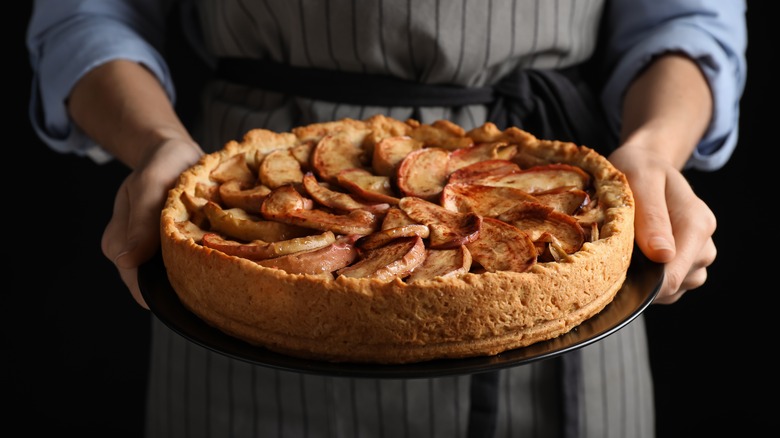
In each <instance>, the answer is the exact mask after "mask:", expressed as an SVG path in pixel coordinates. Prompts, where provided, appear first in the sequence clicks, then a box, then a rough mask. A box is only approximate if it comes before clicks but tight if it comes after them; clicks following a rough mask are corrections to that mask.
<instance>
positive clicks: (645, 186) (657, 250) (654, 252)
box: [631, 176, 676, 263]
mask: <svg viewBox="0 0 780 438" xmlns="http://www.w3.org/2000/svg"><path fill="white" fill-rule="evenodd" d="M665 185H666V178H665V177H663V176H661V177H659V178H656V179H653V180H650V179H644V180H640V181H636V182H635V184H634V185H632V186H631V189H632V190H633V192H634V198H635V199H641V202H637V205H636V210H635V217H634V224H635V227H634V229H635V232H636V236H635V240H636V243H637V246H639V249H640V250H641V251H642V253H643V254H644V255H645V256H647V258H649V259H650V260H652V261H654V262H658V263H667V262H669V261H670V260H672V259H673V258H674V257H675V253H676V247H675V238H674V234H673V233H672V225H671V220H670V219H669V213H668V211H669V206H668V205H667V200H666V196H665V189H664V190H659V189H658V187H659V186H661V187H664V186H665Z"/></svg>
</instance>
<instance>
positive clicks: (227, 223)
mask: <svg viewBox="0 0 780 438" xmlns="http://www.w3.org/2000/svg"><path fill="white" fill-rule="evenodd" d="M203 213H204V214H205V215H206V217H207V218H208V220H209V224H210V225H211V230H213V231H217V232H219V233H222V234H224V235H226V236H229V237H232V238H234V239H239V240H243V241H247V242H249V241H252V240H263V241H265V242H276V241H281V240H287V239H291V238H294V237H301V236H307V235H309V234H311V233H312V230H310V229H306V228H301V227H299V226H295V225H290V224H285V223H281V222H275V221H267V220H262V219H259V218H256V217H252V216H249V215H248V214H247V213H246V212H245V211H244V210H241V209H239V208H233V209H229V210H223V209H222V207H220V206H219V205H217V204H216V203H214V202H211V201H208V202H207V203H206V204H205V205H204V206H203Z"/></svg>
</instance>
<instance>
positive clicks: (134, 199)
mask: <svg viewBox="0 0 780 438" xmlns="http://www.w3.org/2000/svg"><path fill="white" fill-rule="evenodd" d="M68 110H69V113H70V115H71V117H72V118H73V120H74V121H75V122H76V124H77V125H78V126H79V127H80V128H81V129H82V131H84V132H85V133H86V134H87V135H89V136H90V137H92V139H93V140H95V142H96V143H98V144H100V145H101V146H103V148H104V149H105V150H106V151H108V152H109V153H111V154H112V155H113V156H114V158H115V159H118V160H119V161H121V162H122V163H124V164H125V165H127V166H128V167H129V168H130V169H132V173H130V175H129V176H128V177H127V178H126V179H125V180H124V182H122V185H121V186H120V187H119V191H118V192H117V195H116V199H115V200H114V212H113V215H112V217H111V220H110V221H109V223H108V225H107V226H106V229H105V231H104V232H103V240H102V242H101V247H102V249H103V254H105V256H106V257H108V258H109V260H111V261H112V262H113V263H114V264H115V265H116V267H117V269H119V274H120V276H121V277H122V280H123V281H124V282H125V284H126V285H127V287H128V288H129V289H130V292H131V293H132V294H133V298H135V300H136V301H137V302H138V304H140V305H141V306H143V307H145V308H147V309H148V308H149V307H148V306H147V305H146V303H145V302H144V300H143V297H142V296H141V291H140V289H139V288H138V278H137V277H136V275H137V274H138V266H140V265H141V264H142V263H144V262H145V261H147V260H149V258H151V257H152V256H153V255H154V253H155V251H157V249H158V247H159V243H160V212H161V209H162V206H163V203H164V201H165V197H166V195H167V193H168V189H170V188H171V187H173V184H174V183H175V182H176V179H177V177H178V176H179V174H180V173H181V172H182V171H184V170H185V169H187V168H188V167H189V166H191V165H192V164H194V163H195V162H196V161H198V159H199V158H200V156H201V155H203V151H202V150H201V148H200V147H199V146H198V145H197V144H196V143H195V142H194V141H193V140H192V137H191V136H190V134H189V133H188V132H187V130H186V128H185V127H184V125H183V124H182V123H181V120H179V118H178V115H177V114H176V111H175V110H174V107H173V105H172V104H171V102H170V100H169V98H168V95H167V94H166V92H165V90H164V89H163V87H162V85H161V84H160V82H159V81H158V80H157V77H155V76H154V75H153V74H152V73H151V72H150V71H149V70H147V69H146V68H145V67H144V66H142V65H140V64H138V63H135V62H132V61H126V60H115V61H110V62H107V63H105V64H102V65H100V66H98V67H95V68H94V69H92V70H91V71H89V72H88V73H87V74H85V75H84V76H83V77H82V78H81V79H80V80H79V81H78V83H77V84H76V85H75V86H74V88H73V91H72V92H71V95H70V97H69V99H68Z"/></svg>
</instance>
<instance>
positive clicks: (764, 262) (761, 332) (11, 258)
mask: <svg viewBox="0 0 780 438" xmlns="http://www.w3.org/2000/svg"><path fill="white" fill-rule="evenodd" d="M724 1H726V0H724ZM770 4H771V2H759V1H753V2H750V5H749V10H748V23H749V28H748V32H749V44H748V65H749V68H748V71H749V73H748V82H747V87H746V90H745V94H744V97H743V100H742V118H741V123H740V142H739V143H740V144H739V146H738V148H737V150H736V152H735V153H734V156H733V158H732V159H731V160H730V161H729V163H728V164H727V165H726V166H725V167H724V168H723V169H721V170H720V171H717V172H715V173H702V172H690V173H689V174H688V175H687V176H688V177H689V180H690V182H691V184H692V185H693V187H694V190H696V192H697V193H698V194H699V195H700V196H701V197H702V198H703V199H704V200H705V201H707V202H708V203H709V205H710V207H711V208H712V209H713V210H714V211H715V213H716V215H717V216H718V230H717V232H716V234H715V240H716V244H717V245H718V247H719V254H718V258H717V260H716V261H715V263H714V264H713V265H712V268H711V269H710V278H709V281H708V283H707V284H706V285H705V286H704V287H702V288H700V289H697V290H695V291H691V292H689V293H688V294H687V295H686V296H685V297H684V298H683V299H682V300H681V301H680V302H678V303H677V304H674V305H671V306H662V305H654V306H651V307H650V308H649V309H648V310H647V311H646V312H645V314H646V315H647V321H648V327H649V335H650V342H651V355H652V356H651V357H652V366H653V370H654V374H655V386H656V402H657V403H656V405H657V406H656V409H657V412H658V423H657V430H658V436H659V437H677V436H680V437H687V436H715V435H718V436H731V435H738V436H755V435H758V433H759V431H765V430H771V429H770V427H771V426H774V424H775V423H776V422H775V421H772V420H773V418H771V417H769V404H768V403H769V401H768V400H771V399H772V397H773V396H774V394H773V393H772V391H773V390H775V388H776V386H777V385H776V384H777V378H776V373H777V367H776V366H774V367H771V368H770V364H773V361H774V354H775V352H774V351H773V350H774V349H775V348H776V347H777V345H778V342H777V341H776V340H775V341H772V339H774V338H772V337H771V336H772V330H773V329H774V324H773V322H774V320H776V318H777V317H776V315H775V313H776V312H777V310H776V307H774V303H775V302H776V301H777V300H776V297H775V295H776V294H777V291H778V288H777V286H772V284H774V283H772V281H774V280H775V278H774V274H773V273H772V272H773V269H777V268H776V260H777V259H778V254H777V250H778V238H777V235H778V233H777V229H775V228H772V227H773V226H776V224H775V222H776V220H774V218H775V217H776V213H775V210H776V209H775V207H774V205H773V204H774V201H775V198H776V194H775V192H776V188H774V187H772V185H770V184H772V183H771V182H770V178H769V177H770V176H773V175H776V174H777V173H778V170H777V167H776V166H777V159H776V158H775V157H776V149H777V144H778V140H777V138H778V136H777V134H776V132H777V125H778V121H777V116H778V111H777V109H776V108H777V97H778V95H777V89H776V86H775V84H774V83H773V82H772V77H773V76H775V71H774V70H773V68H772V67H770V65H772V64H771V63H772V62H773V61H772V58H775V57H776V56H777V54H778V53H779V52H778V47H777V44H778V42H779V41H778V38H777V37H776V36H775V34H774V32H773V31H774V30H775V29H772V28H769V26H770V21H769V17H770V16H771V14H770V12H769V5H770ZM21 5H24V6H20V4H19V3H17V4H16V5H15V6H16V7H15V8H14V9H15V11H14V12H6V14H8V15H10V17H11V19H10V20H8V21H7V23H8V24H9V26H10V35H11V36H10V41H9V42H8V43H6V48H7V49H9V52H7V55H8V56H7V57H6V58H5V59H6V60H7V61H8V63H7V64H6V67H4V69H3V70H4V71H5V74H4V77H5V78H6V79H5V81H4V84H5V87H6V93H4V95H5V96H6V97H7V98H6V99H4V100H5V105H6V110H5V114H6V120H7V121H6V122H5V123H4V124H3V126H4V128H5V129H4V134H5V136H6V137H5V138H6V140H5V142H4V143H5V146H4V147H3V149H2V150H3V152H4V155H3V157H4V171H3V174H4V175H5V176H4V177H3V181H5V189H4V194H5V195H6V196H4V197H3V198H4V199H3V198H0V199H3V202H4V205H3V209H2V211H3V215H4V219H3V231H4V236H5V239H4V242H5V243H4V244H3V245H2V250H3V252H4V255H5V257H4V258H3V262H2V264H3V266H4V269H3V271H4V272H5V273H6V274H10V281H9V282H7V283H6V284H5V286H4V287H3V292H2V301H1V302H0V308H1V309H2V318H1V319H2V324H3V325H2V336H3V337H2V340H1V343H0V351H2V356H0V361H1V362H2V368H1V369H0V370H1V371H2V382H1V383H2V387H0V394H2V396H3V398H4V400H3V402H4V403H3V406H5V407H4V408H1V409H0V424H2V425H3V426H5V427H6V428H7V429H8V430H22V431H24V432H23V433H21V434H20V435H22V436H33V435H34V436H44V435H41V434H53V433H56V434H58V435H59V434H63V435H64V434H66V433H75V434H76V436H80V437H86V436H111V437H122V436H127V437H137V436H140V434H141V430H142V428H141V422H142V416H143V391H144V387H145V373H146V367H147V359H148V353H147V337H148V335H149V330H148V317H149V315H148V314H147V313H146V311H144V310H142V309H141V308H140V307H139V306H137V305H136V304H135V302H134V301H133V300H132V298H131V296H130V294H129V293H127V292H126V291H125V290H124V289H123V286H122V285H121V283H120V281H119V278H118V275H117V274H116V271H115V269H114V267H113V265H112V264H111V263H109V262H108V260H106V259H105V258H104V257H103V255H102V253H101V252H100V238H101V234H102V231H103V227H104V226H105V223H106V222H107V221H108V218H109V217H110V213H111V207H112V202H113V195H114V193H115V191H116V188H117V187H118V186H119V184H120V182H121V181H122V179H123V178H124V176H125V175H126V174H127V170H126V169H124V168H123V167H122V166H121V165H119V164H116V163H111V164H107V165H103V166H97V165H95V164H93V163H92V162H91V161H90V160H88V159H82V158H78V157H75V156H71V155H61V154H58V153H55V152H53V151H51V150H49V149H48V148H47V147H46V146H45V145H43V143H41V142H40V141H39V140H38V139H37V137H36V136H35V135H34V133H33V131H32V128H31V127H30V125H29V122H28V117H27V105H28V98H29V88H30V78H31V75H30V69H29V62H28V58H27V52H26V50H25V46H24V32H25V30H26V26H27V20H28V18H29V14H30V10H31V9H30V5H29V4H28V3H27V2H21ZM7 31H8V28H7ZM774 272H775V274H777V273H778V272H777V271H774ZM762 435H763V433H762Z"/></svg>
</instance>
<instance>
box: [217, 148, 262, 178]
mask: <svg viewBox="0 0 780 438" xmlns="http://www.w3.org/2000/svg"><path fill="white" fill-rule="evenodd" d="M209 177H210V178H211V179H212V180H213V181H216V182H219V183H223V182H226V181H230V180H231V179H235V180H238V181H240V182H242V183H244V184H252V183H254V182H255V174H254V173H252V170H251V169H250V168H249V165H248V164H247V162H246V155H244V154H236V155H233V156H231V157H230V158H228V159H226V160H224V161H222V162H221V163H219V164H218V165H217V167H215V168H214V170H212V171H211V173H210V174H209Z"/></svg>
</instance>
